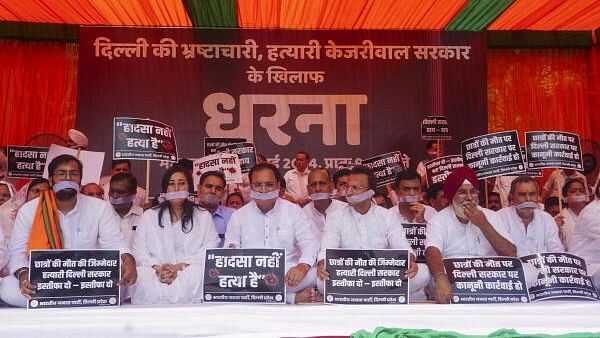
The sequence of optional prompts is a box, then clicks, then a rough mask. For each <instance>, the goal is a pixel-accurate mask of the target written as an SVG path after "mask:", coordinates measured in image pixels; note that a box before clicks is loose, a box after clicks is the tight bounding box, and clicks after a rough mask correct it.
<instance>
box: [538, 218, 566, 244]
mask: <svg viewBox="0 0 600 338" xmlns="http://www.w3.org/2000/svg"><path fill="white" fill-rule="evenodd" d="M539 215H540V216H541V217H542V222H543V224H544V232H545V237H546V238H545V240H546V243H544V244H545V245H546V248H547V250H548V251H550V252H564V251H565V247H564V245H563V244H562V242H561V240H560V237H558V226H557V225H556V222H555V221H554V218H552V216H550V214H548V213H547V212H543V211H542V212H540V213H539Z"/></svg>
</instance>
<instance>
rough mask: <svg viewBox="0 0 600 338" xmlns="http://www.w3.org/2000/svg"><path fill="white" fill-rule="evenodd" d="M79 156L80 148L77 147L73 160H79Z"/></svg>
mask: <svg viewBox="0 0 600 338" xmlns="http://www.w3.org/2000/svg"><path fill="white" fill-rule="evenodd" d="M80 154H81V148H80V147H77V151H76V152H75V158H77V159H79V155H80Z"/></svg>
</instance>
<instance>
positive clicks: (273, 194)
mask: <svg viewBox="0 0 600 338" xmlns="http://www.w3.org/2000/svg"><path fill="white" fill-rule="evenodd" d="M250 197H252V198H253V199H255V200H259V201H268V200H272V199H275V198H277V197H279V190H273V191H269V192H258V191H254V190H251V191H250Z"/></svg>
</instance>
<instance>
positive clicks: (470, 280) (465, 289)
mask: <svg viewBox="0 0 600 338" xmlns="http://www.w3.org/2000/svg"><path fill="white" fill-rule="evenodd" d="M444 269H445V270H446V275H447V276H448V280H449V281H450V283H451V284H452V298H451V302H452V303H455V304H475V303H528V302H529V295H528V293H527V284H526V282H525V274H524V272H523V265H522V264H521V261H519V259H518V258H512V257H464V258H463V257H461V258H447V259H444Z"/></svg>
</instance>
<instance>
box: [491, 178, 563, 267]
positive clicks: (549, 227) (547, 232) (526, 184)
mask: <svg viewBox="0 0 600 338" xmlns="http://www.w3.org/2000/svg"><path fill="white" fill-rule="evenodd" d="M510 196H511V201H512V205H511V206H509V207H506V208H503V209H501V210H500V211H498V215H499V216H500V218H501V219H502V221H503V222H504V224H506V226H507V228H508V234H509V236H510V238H511V239H512V240H513V241H514V243H515V245H516V246H517V254H518V256H525V255H531V254H536V253H542V252H563V251H565V249H564V247H563V245H562V243H561V241H560V238H559V237H558V227H557V226H556V223H555V221H554V219H553V218H552V216H550V214H548V213H547V212H545V211H543V210H541V209H540V208H539V207H538V200H539V196H540V193H539V187H538V184H537V181H536V180H534V179H533V178H531V177H529V176H525V175H523V176H518V177H517V178H515V179H514V180H513V181H512V183H511V186H510Z"/></svg>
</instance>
